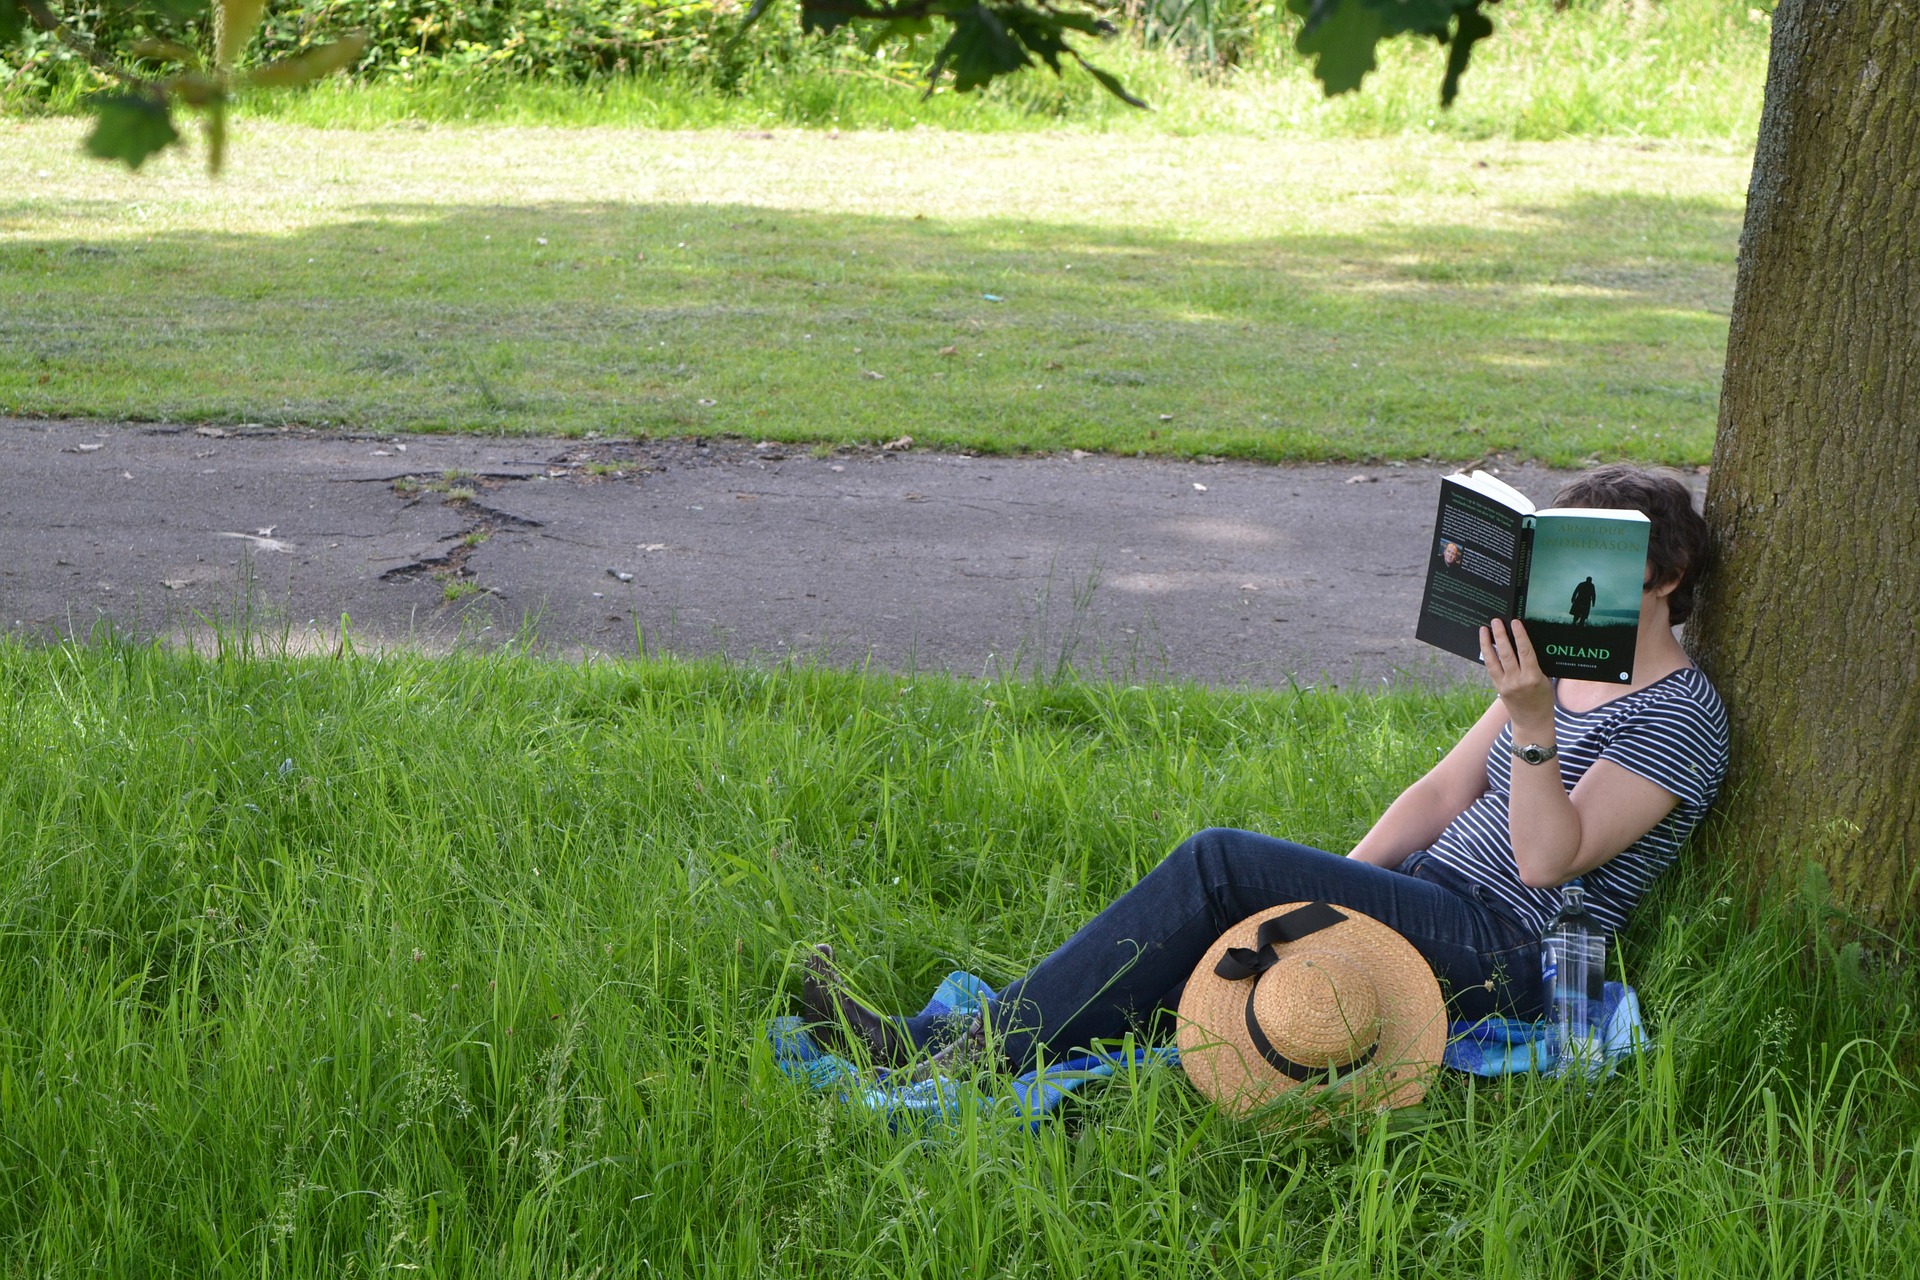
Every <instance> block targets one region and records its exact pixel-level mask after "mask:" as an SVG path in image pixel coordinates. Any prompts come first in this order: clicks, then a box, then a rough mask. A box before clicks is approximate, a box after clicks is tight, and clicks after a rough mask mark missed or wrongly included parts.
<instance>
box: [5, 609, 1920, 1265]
mask: <svg viewBox="0 0 1920 1280" xmlns="http://www.w3.org/2000/svg"><path fill="white" fill-rule="evenodd" d="M248 653H249V647H248V645H247V643H246V642H245V641H244V639H242V638H235V637H229V638H228V642H227V644H226V647H225V649H224V650H223V652H222V653H220V654H218V655H215V656H209V657H200V658H193V657H188V656H184V655H179V654H167V653H163V652H160V651H157V650H155V649H151V648H130V647H124V646H120V645H115V644H111V643H103V644H99V645H96V646H91V647H78V648H66V647H62V648H46V649H35V650H29V649H23V648H21V647H19V646H17V645H13V644H0V686H4V688H5V690H6V697H5V701H4V703H3V704H0V707H3V708H4V710H3V712H0V850H4V855H5V856H4V857H3V858H0V921H4V930H3V931H0V1147H3V1148H4V1152H5V1156H4V1159H0V1257H4V1258H5V1259H6V1266H5V1270H6V1272H7V1273H8V1274H21V1275H29V1274H31V1275H55V1274H76V1273H79V1272H82V1271H84V1272H86V1273H87V1274H100V1275H129V1276H132V1275H140V1276H153V1275H182V1276H188V1275H191V1276H196V1277H199V1276H212V1275H232V1276H240V1275H256V1276H257V1275H275V1276H306V1275H312V1276H328V1277H334V1276H342V1275H349V1274H373V1273H377V1272H378V1273H385V1272H407V1273H409V1274H417V1275H424V1276H490V1275H503V1276H504V1275H513V1276H536V1275H537V1276H543V1277H545V1276H562V1275H579V1276H586V1275H620V1276H653V1275H691V1274H743V1275H769V1276H771V1275H784V1274H834V1275H844V1276H868V1275H876V1276H878V1275H885V1276H917V1275H927V1276H981V1277H986V1276H1000V1275H1016V1276H1024V1275H1036V1276H1038V1275H1059V1276H1099V1277H1105V1276H1112V1277H1120V1276H1137V1275H1169V1276H1181V1275H1192V1276H1214V1275H1227V1276H1246V1277H1250V1278H1252V1277H1257V1278H1259V1280H1266V1278H1268V1277H1273V1276H1306V1275H1311V1276H1361V1275H1369V1276H1371V1275H1432V1276H1442V1277H1449V1278H1452V1277H1459V1276H1466V1275H1473V1276H1481V1275H1485V1276H1516V1277H1517V1276H1526V1277H1534V1276H1540V1277H1597V1276H1608V1277H1613V1276H1645V1277H1660V1278H1662V1280H1665V1278H1667V1277H1674V1276H1702V1277H1705V1276H1713V1277H1721V1276H1742V1277H1747V1276H1755V1277H1760V1276H1765V1277H1777V1278H1779V1280H1787V1278H1789V1277H1791V1278H1793V1280H1801V1278H1803V1277H1819V1276H1833V1277H1845V1278H1846V1280H1854V1278H1856V1277H1861V1276H1874V1277H1895V1276H1902V1275H1914V1274H1916V1272H1917V1271H1920V1263H1917V1262H1916V1259H1920V1154H1916V1149H1915V1145H1914V1135H1915V1133H1916V1132H1920V1096H1916V1087H1915V1085H1914V1083H1913V1081H1914V1077H1915V1067H1916V1063H1917V1060H1920V1038H1917V1037H1916V1029H1915V1022H1914V1014H1913V1005H1912V992H1913V985H1912V980H1911V977H1912V975H1911V954H1912V952H1911V950H1910V949H1909V950H1907V951H1905V952H1902V951H1901V950H1900V949H1899V948H1898V946H1897V945H1895V940H1892V939H1884V938H1882V939H1875V940H1872V941H1871V942H1870V945H1868V946H1867V947H1866V948H1865V949H1864V950H1862V949H1860V948H1858V947H1854V948H1842V949H1838V950H1836V949H1835V946H1834V941H1833V939H1835V938H1839V939H1844V938H1846V937H1847V936H1850V935H1851V934H1855V933H1857V932H1858V931H1857V929H1856V928H1855V927H1853V926H1845V927H1843V928H1840V929H1839V930H1838V931H1837V932H1836V931H1835V922H1834V921H1833V920H1832V919H1831V918H1830V913H1829V912H1828V910H1827V908H1826V907H1825V904H1824V899H1823V897H1822V896H1821V894H1820V893H1819V891H1818V885H1817V883H1816V884H1809V885H1803V886H1800V887H1798V888H1797V889H1791V888H1790V889H1789V891H1786V892H1782V893H1780V894H1777V895H1775V896H1773V897H1772V898H1770V899H1769V902H1770V905H1769V906H1767V907H1766V908H1765V909H1763V910H1761V911H1760V912H1759V913H1758V914H1757V915H1756V916H1749V915H1747V914H1746V913H1744V912H1743V911H1742V910H1741V909H1740V908H1738V907H1737V906H1736V905H1734V903H1733V902H1732V901H1731V900H1730V896H1731V895H1732V894H1733V893H1734V892H1737V890H1735V889H1734V888H1733V884H1734V879H1733V877H1734V868H1735V867H1736V866H1737V863H1738V861H1739V858H1738V850H1737V849H1721V850H1719V851H1717V852H1708V851H1705V850H1702V849H1696V850H1694V851H1693V852H1692V853H1690V854H1689V855H1688V859H1687V863H1688V865H1687V867H1686V869H1685V871H1684V873H1683V874H1682V875H1681V876H1680V877H1679V879H1678V880H1677V881H1676V882H1675V883H1673V884H1671V885H1669V886H1668V887H1667V889H1666V890H1665V891H1664V892H1663V893H1662V894H1661V895H1660V897H1659V899H1658V901H1657V902H1656V903H1655V904H1654V905H1653V907H1651V908H1650V909H1649V910H1648V911H1647V912H1646V913H1645V916H1644V918H1643V920H1642V922H1641V923H1640V925H1639V926H1638V927H1637V928H1636V929H1635V931H1634V933H1633V934H1632V936H1631V937H1630V938H1629V939H1628V940H1627V943H1626V945H1625V947H1624V948H1623V962H1624V972H1625V974H1626V976H1627V977H1629V978H1630V979H1631V980H1632V981H1633V982H1634V983H1635V984H1636V985H1637V986H1638V988H1639V990H1640V992H1641V994H1642V996H1643V998H1644V1000H1645V1002H1646V1005H1647V1008H1648V1012H1649V1015H1650V1019H1651V1023H1652V1027H1653V1030H1654V1034H1655V1037H1656V1039H1655V1045H1654V1047H1653V1049H1652V1050H1651V1051H1650V1052H1649V1053H1647V1054H1645V1055H1644V1056H1643V1057H1641V1058H1640V1059H1639V1060H1638V1061H1637V1062H1636V1063H1635V1064H1634V1065H1632V1066H1631V1067H1630V1068H1629V1069H1628V1070H1626V1071H1625V1072H1624V1073H1623V1075H1621V1076H1620V1077H1618V1078H1616V1079H1614V1080H1612V1081H1610V1082H1607V1083H1605V1084H1603V1085H1600V1086H1599V1087H1597V1088H1595V1089H1594V1090H1593V1091H1592V1092H1591V1093H1590V1094H1589V1093H1588V1092H1586V1091H1585V1090H1583V1089H1581V1088H1577V1087H1563V1086H1561V1085H1557V1084H1554V1083H1550V1082H1545V1083H1543V1082H1533V1081H1525V1080H1523V1081H1519V1082H1508V1083H1493V1084H1488V1083H1484V1082H1482V1083H1476V1082H1473V1081H1471V1080H1467V1079H1463V1078H1448V1079H1446V1080H1444V1081H1442V1082H1441V1083H1440V1084H1439V1086H1438V1087H1437V1088H1436V1089H1435V1090H1434V1091H1433V1092H1432V1093H1431V1094H1430V1096H1429V1099H1428V1101H1427V1102H1426V1103H1425V1104H1424V1105H1423V1106H1422V1107H1420V1108H1418V1109H1416V1110H1410V1111H1404V1112H1398V1113H1394V1114H1392V1115H1390V1116H1386V1117H1374V1116H1364V1117H1359V1118H1349V1119H1346V1120H1343V1121H1341V1122H1340V1123H1337V1124H1334V1125H1332V1126H1331V1127H1328V1128H1325V1129H1320V1130H1311V1131H1305V1132H1299V1131H1294V1132H1266V1133H1263V1132H1260V1131H1259V1130H1257V1129H1254V1128H1251V1127H1247V1126H1245V1125H1241V1124H1237V1123H1231V1122H1228V1121H1225V1120H1222V1119H1221V1118H1220V1117H1219V1116H1218V1115H1216V1114H1215V1113H1213V1112H1212V1111H1211V1110H1210V1109H1209V1108H1208V1107H1207V1106H1206V1105H1204V1104H1203V1103H1202V1102H1201V1101H1200V1100H1199V1099H1198V1098H1197V1096H1196V1095H1195V1094H1193V1093H1192V1092H1191V1091H1190V1090H1189V1089H1188V1088H1187V1086H1186V1085H1185V1083H1184V1081H1183V1079H1182V1078H1181V1077H1180V1076H1179V1075H1178V1073H1177V1072H1174V1071H1167V1070H1149V1071H1145V1072H1142V1073H1140V1074H1138V1075H1137V1076H1135V1077H1133V1078H1127V1079H1122V1080H1120V1081H1118V1082H1116V1083H1114V1084H1113V1085H1111V1086H1110V1087H1107V1088H1105V1089H1102V1090H1100V1091H1098V1092H1096V1093H1094V1094H1092V1095H1090V1096H1089V1097H1087V1099H1086V1100H1085V1101H1084V1102H1080V1103H1076V1104H1073V1105H1072V1106H1071V1107H1070V1108H1069V1110H1068V1111H1067V1112H1066V1114H1065V1115H1064V1116H1062V1117H1061V1118H1060V1119H1058V1120H1057V1121H1054V1122H1050V1123H1048V1124H1047V1125H1045V1126H1044V1127H1043V1128H1042V1130H1041V1132H1040V1133H1039V1134H1038V1135H1028V1134H1026V1133H1023V1132H1020V1131H1018V1130H1017V1128H1016V1127H1015V1126H1014V1125H1012V1124H1011V1123H1008V1122H1005V1121H1002V1120H997V1119H992V1118H987V1119H978V1120H974V1121H971V1122H969V1123H968V1124H966V1125H965V1126H964V1127H962V1128H961V1129H960V1130H958V1131H956V1132H952V1133H948V1134H942V1135H935V1136H923V1135H918V1134H914V1133H891V1132H888V1131H887V1130H886V1128H885V1127H884V1126H882V1125H880V1124H877V1123H874V1122H871V1121H868V1120H865V1119H862V1118H860V1117H858V1116H856V1115H853V1114H850V1113H849V1112H847V1111H846V1110H844V1109H842V1108H841V1107H839V1106H838V1105H836V1104H835V1103H834V1102H832V1101H831V1100H828V1099H824V1098H821V1097H818V1096H815V1095H810V1094H807V1093H804V1092H802V1091H800V1090H799V1089H797V1088H796V1087H794V1086H792V1085H790V1084H788V1083H787V1082H786V1081H784V1080H783V1079H782V1078H781V1077H780V1076H779V1075H778V1074H777V1072H775V1070H774V1069H773V1066H772V1063H771V1060H770V1057H769V1055H768V1052H767V1050H766V1048H765V1045H764V1043H763V1041H762V1039H761V1036H760V1032H759V1028H760V1027H761V1026H762V1025H763V1023H764V1020H765V1019H766V1018H767V1017H768V1016H770V1015H772V1014H775V1013H778V1012H783V1011H785V1010H786V1008H787V1007H788V1000H789V998H790V997H789V994H788V992H789V991H790V990H791V988H792V987H793V985H794V981H795V975H794V973H793V970H792V961H793V956H794V953H795V948H796V945H797V944H798V943H800V942H802V941H804V940H810V939H827V940H831V941H833V942H835V943H837V944H839V945H840V947H841V948H842V950H843V953H844V954H845V955H847V956H849V957H854V958H856V961H857V962H856V964H855V967H854V972H855V974H856V976H857V977H858V979H859V980H860V981H861V982H862V983H863V984H865V985H866V986H867V987H868V988H870V989H871V990H872V991H874V992H875V993H877V994H878V995H879V996H881V997H885V998H887V999H889V1000H892V1001H895V1002H900V1003H905V1002H907V1001H910V1000H912V1001H915V1002H917V1000H918V999H919V997H921V996H922V995H924V993H925V992H926V990H927V989H929V987H930V986H931V984H932V983H933V981H935V980H936V979H937V978H938V977H939V975H941V974H942V973H944V972H945V971H946V970H947V969H949V968H951V967H955V966H963V967H968V968H972V969H974V970H976V971H978V972H981V973H983V974H985V975H986V976H988V977H989V978H990V979H992V980H995V981H1003V980H1005V979H1006V978H1008V977H1011V976H1012V975H1013V974H1015V973H1017V972H1018V971H1019V970H1020V969H1021V968H1022V966H1024V965H1025V964H1027V963H1028V962H1030V961H1031V960H1032V959H1033V958H1034V957H1036V956H1037V955H1039V954H1041V953H1043V952H1044V951H1045V950H1046V949H1047V948H1048V947H1050V946H1051V945H1052V944H1054V943H1055V942H1057V941H1058V940H1060V939H1061V938H1063V937H1065V936H1066V934H1067V933H1068V932H1069V931H1070V930H1071V929H1072V928H1073V927H1074V926H1075V925H1076V924H1077V922H1078V921H1080V920H1081V919H1082V918H1083V917H1084V916H1085V915H1086V914H1087V913H1089V912H1090V911H1092V910H1094V909H1095V908H1096V907H1097V906H1098V905H1099V904H1100V903H1102V902H1103V901H1105V900H1106V899H1107V898H1108V897H1109V896H1110V895H1112V894H1113V893H1115V892H1116V891H1117V890H1118V889H1120V888H1121V887H1123V886H1125V885H1126V884H1128V883H1130V882H1131V881H1132V880H1133V879H1134V878H1135V877H1136V876H1138V875H1139V874H1140V873H1141V872H1142V871H1143V870H1144V869H1145V868H1146V867H1148V866H1150V865H1151V864H1152V863H1153V862H1154V861H1155V860H1156V859H1157V858H1158V857H1159V856H1160V855H1161V854H1162V853H1163V852H1164V851H1165V850H1166V849H1167V848H1168V847H1170V846H1171V845H1172V844H1173V843H1174V842H1175V841H1176V840H1177V839H1178V838H1179V837H1180V836H1182V835H1183V834H1185V833H1186V832H1188V831H1189V830H1191V829H1193V828H1195V827H1197V826H1201V825H1205V824H1210V823H1228V824H1243V825H1250V826H1255V827H1260V828H1264V829H1267V830H1271V831H1276V832H1283V833H1286V834H1289V835H1292V836H1294V837H1296V838H1299V839H1302V840H1307V841H1312V842H1315V843H1320V844H1323V845H1325V846H1328V847H1331V848H1335V849H1338V848H1342V847H1344V846H1345V845H1346V844H1347V843H1348V842H1350V841H1351V840H1352V839H1353V838H1355V836H1357V835H1358V833H1359V832H1360V831H1361V830H1363V829H1364V826H1365V825H1366V823H1367V821H1368V820H1369V818H1370V817H1371V816H1372V814H1373V813H1374V811H1375V810H1377V809H1378V808H1379V807H1380V806H1381V805H1383V804H1384V803H1385V802H1386V800H1387V799H1388V798H1389V797H1390V796H1391V795H1392V794H1393V793H1394V792H1395V790H1396V789H1397V788H1398V787H1399V786H1401V785H1402V784H1403V783H1405V782H1406V781H1407V780H1409V779H1411V778H1412V777H1413V776H1415V775H1416V774H1417V773H1418V772H1419V771H1420V770H1421V769H1422V768H1423V767H1424V766H1425V765H1426V764H1427V763H1428V762H1429V761H1431V760H1432V759H1433V758H1434V757H1435V755H1436V753H1437V752H1438V751H1439V750H1440V749H1441V748H1442V747H1443V746H1444V745H1445V744H1446V743H1448V742H1450V741H1451V740H1452V738H1453V736H1454V735H1455V734H1456V733H1457V732H1458V731H1459V730H1460V729H1461V728H1462V727H1463V726H1464V725H1465V724H1466V723H1467V722H1468V721H1469V720H1470V718H1471V717H1472V715H1473V714H1474V712H1475V711H1476V709H1477V705H1476V704H1477V699H1476V698H1474V697H1473V696H1472V695H1466V694H1462V695H1432V694H1413V693H1397V694H1386V695H1378V696H1359V695H1354V694H1349V693H1340V692H1330V691H1320V690H1303V691H1289V692H1285V693H1277V694H1259V695H1254V694H1225V693H1210V692H1206V691H1202V690H1197V689H1193V688H1188V687H1177V686H1160V687H1152V688H1137V687H1136V688H1122V687H1117V686H1106V685H1101V686H1093V685H1082V684H1077V683H1073V682H1056V683H1050V684H1029V683H1019V682H1012V681H1008V682H1001V683H994V684H983V683H973V682H964V681H951V680H943V679H932V678H926V677H916V678H914V679H912V680H905V679H895V678H887V677H879V676H862V675H853V674H836V673H829V672H822V671H814V670H804V669H791V668H787V669H777V670H749V669H744V668H728V667H722V666H707V665H682V664H675V663H670V662H658V661H654V662H645V663H619V664H616V663H607V664H595V665H592V666H588V667H584V668H574V667H566V666H561V665H555V664H548V663H544V662H540V661H536V660H533V659H530V658H525V657H518V656H513V655H508V654H496V655H493V656H489V657H478V656H460V657H455V658H452V659H447V660H442V661H429V660H425V659H419V658H414V657H409V656H404V655H397V656H387V657H384V658H367V657H354V656H351V655H344V654H343V655H342V656H339V657H335V658H315V659H285V658H279V657H275V656H273V655H271V654H266V655H261V654H259V653H258V652H255V653H254V654H253V656H251V657H249V656H248ZM1866 936H1867V937H1869V938H1872V935H1870V934H1869V935H1866ZM1910 941H1911V940H1909V942H1910Z"/></svg>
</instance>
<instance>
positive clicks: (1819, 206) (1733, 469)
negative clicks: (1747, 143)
mask: <svg viewBox="0 0 1920 1280" xmlns="http://www.w3.org/2000/svg"><path fill="white" fill-rule="evenodd" d="M1916 211H1920V0H1782V3H1781V4H1780V5H1779V7H1778V8H1777V9H1776V10H1775V11H1774V15H1773V47H1772V53H1771V61H1770V64H1769V68H1768V72H1767V87H1766V98H1765V106H1764V108H1763V110H1762V114H1761V121H1760V139H1759V147H1758V150H1757V152H1756V154H1755V157H1754V165H1753V178H1752V182H1751V184H1750V186H1749V189H1748V195H1747V211H1746V224H1745V228H1744V230H1743V231H1742V233H1741V238H1740V259H1739V274H1738V277H1737V282H1736V284H1735V288H1734V299H1733V317H1732V324H1731V328H1730V331H1729V335H1728V341H1727V365H1726V374H1725V378H1724V380H1723V382H1722V385H1721V396H1720V421H1719V434H1718V436H1717V438H1716V440H1715V443H1714V449H1713V471H1712V475H1711V478H1710V479H1709V481H1708V485H1707V504H1706V512H1707V521H1708V523H1709V525H1710V526H1711V528H1712V530H1713V533H1714V538H1715V547H1716V553H1717V557H1718V563H1717V567H1716V569H1715V571H1714V573H1713V574H1712V576H1711V579H1710V582H1709V584H1708V585H1707V588H1706V595H1705V598H1704V600H1703V601H1702V605H1701V609H1700V612H1699V614H1698V615H1697V618H1696V621H1695V623H1694V624H1693V627H1692V629H1691V630H1690V632H1689V633H1688V639H1689V643H1690V644H1691V645H1692V647H1693V648H1694V650H1695V652H1696V654H1697V656H1698V658H1699V660H1700V662H1701V665H1702V666H1703V667H1705V668H1706V670H1707V671H1708V673H1709V674H1710V675H1711V676H1712V677H1713V679H1714V681H1715V683H1716V684H1717V685H1718V687H1719V689H1720V692H1721V694H1722V696H1723V697H1724V698H1725V699H1726V702H1727V708H1728V713H1729V715H1730V717H1731V719H1732V724H1733V774H1732V776H1731V778H1730V779H1729V784H1730V785H1729V789H1728V791H1727V792H1726V793H1725V798H1724V801H1723V819H1724V822H1725V829H1726V830H1728V831H1729V832H1730V833H1731V834H1732V835H1733V836H1734V837H1735V838H1734V839H1733V840H1732V841H1730V842H1729V843H1728V847H1729V848H1733V849H1737V850H1739V851H1740V852H1741V856H1742V857H1745V858H1750V859H1751V861H1752V867H1753V869H1754V870H1755V871H1756V872H1759V873H1762V874H1765V873H1772V872H1785V873H1787V874H1789V875H1793V874H1796V873H1798V872H1799V871H1801V870H1802V868H1803V867H1804V864H1805V862H1806V861H1807V860H1812V861H1814V862H1817V863H1819V864H1820V865H1821V866H1822V867H1824V868H1825V869H1826V871H1827V874H1828V877H1829V879H1830V881H1831V882H1832V884H1833V887H1834V891H1835V896H1836V897H1837V898H1838V899H1839V900H1840V901H1842V902H1845V903H1847V904H1849V905H1851V906H1852V907H1854V908H1855V909H1857V910H1860V911H1862V912H1864V913H1865V914H1866V915H1867V916H1869V917H1870V918H1877V919H1879V920H1882V921H1891V920H1893V919H1895V918H1897V917H1898V916H1901V915H1903V914H1905V913H1907V912H1910V911H1912V910H1913V909H1915V908H1916V907H1920V657H1917V656H1916V655H1917V654H1920V648H1917V647H1916V643H1915V640H1916V636H1915V625H1916V623H1915V620H1916V618H1920V216H1917V212H1916Z"/></svg>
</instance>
